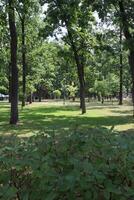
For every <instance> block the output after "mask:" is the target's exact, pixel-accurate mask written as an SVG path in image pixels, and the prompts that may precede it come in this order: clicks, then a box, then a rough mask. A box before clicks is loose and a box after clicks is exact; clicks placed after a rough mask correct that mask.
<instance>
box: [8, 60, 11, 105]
mask: <svg viewBox="0 0 134 200" xmlns="http://www.w3.org/2000/svg"><path fill="white" fill-rule="evenodd" d="M8 70H9V71H8V94H9V99H8V100H9V103H11V63H10V62H9V66H8Z"/></svg>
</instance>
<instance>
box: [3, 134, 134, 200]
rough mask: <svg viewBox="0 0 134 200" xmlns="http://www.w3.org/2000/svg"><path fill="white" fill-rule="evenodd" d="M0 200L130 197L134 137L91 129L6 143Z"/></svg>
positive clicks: (127, 199) (132, 196)
mask: <svg viewBox="0 0 134 200" xmlns="http://www.w3.org/2000/svg"><path fill="white" fill-rule="evenodd" d="M1 142H2V141H1ZM0 199H2V200H4V199H5V200H13V199H15V200H77V199H78V200H90V199H91V200H132V199H134V138H133V136H130V135H128V136H127V135H118V134H116V133H112V132H111V131H107V130H89V131H86V132H85V133H84V132H83V133H82V132H80V131H77V132H76V131H74V132H70V133H68V134H63V133H62V134H59V135H57V136H55V135H54V134H48V135H46V134H40V135H38V136H33V137H31V138H29V139H27V140H26V141H25V140H23V139H20V140H18V141H15V143H14V144H13V145H12V144H10V145H8V143H7V144H6V147H2V148H1V150H0Z"/></svg>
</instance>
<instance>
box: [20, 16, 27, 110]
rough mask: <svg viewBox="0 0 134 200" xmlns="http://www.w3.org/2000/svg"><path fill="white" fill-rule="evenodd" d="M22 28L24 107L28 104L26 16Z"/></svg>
mask: <svg viewBox="0 0 134 200" xmlns="http://www.w3.org/2000/svg"><path fill="white" fill-rule="evenodd" d="M21 28H22V69H23V81H22V88H23V89H22V90H23V97H22V107H24V106H25V104H26V49H25V17H22V19H21Z"/></svg>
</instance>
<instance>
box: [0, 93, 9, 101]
mask: <svg viewBox="0 0 134 200" xmlns="http://www.w3.org/2000/svg"><path fill="white" fill-rule="evenodd" d="M8 99H9V95H5V94H1V93H0V101H5V100H8Z"/></svg>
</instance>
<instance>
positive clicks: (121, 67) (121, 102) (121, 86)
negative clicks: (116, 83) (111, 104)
mask: <svg viewBox="0 0 134 200" xmlns="http://www.w3.org/2000/svg"><path fill="white" fill-rule="evenodd" d="M119 105H123V55H122V28H121V26H120V91H119Z"/></svg>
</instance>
